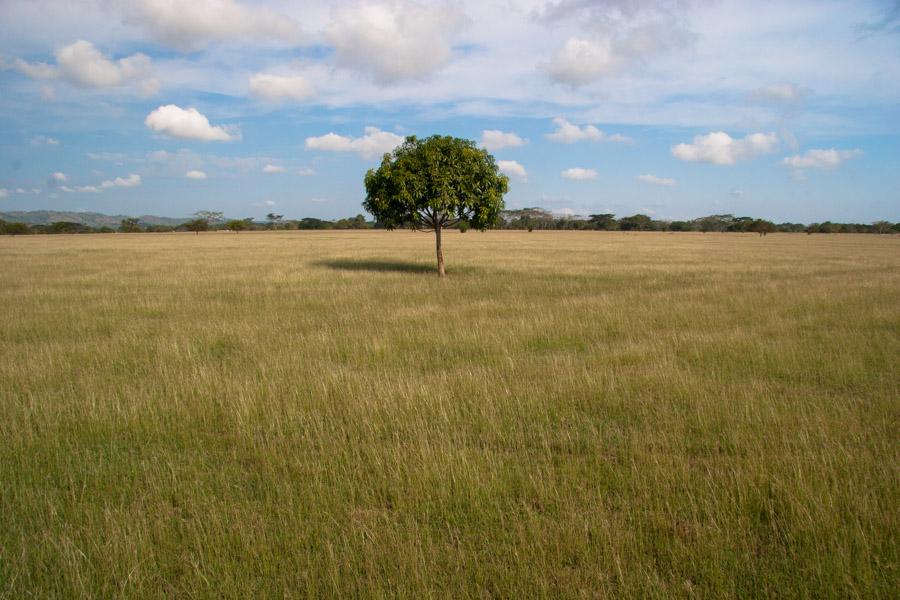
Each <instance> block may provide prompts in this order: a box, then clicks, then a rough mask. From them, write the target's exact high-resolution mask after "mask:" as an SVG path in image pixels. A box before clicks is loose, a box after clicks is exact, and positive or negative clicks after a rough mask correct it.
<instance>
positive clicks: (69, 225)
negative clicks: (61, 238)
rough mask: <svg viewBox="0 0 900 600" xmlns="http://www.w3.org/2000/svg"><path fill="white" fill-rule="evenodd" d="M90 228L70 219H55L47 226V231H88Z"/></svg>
mask: <svg viewBox="0 0 900 600" xmlns="http://www.w3.org/2000/svg"><path fill="white" fill-rule="evenodd" d="M90 232H91V228H90V227H88V226H87V225H84V224H82V223H75V222H72V221H56V222H54V223H50V225H49V226H48V227H47V233H90Z"/></svg>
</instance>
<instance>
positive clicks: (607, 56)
mask: <svg viewBox="0 0 900 600" xmlns="http://www.w3.org/2000/svg"><path fill="white" fill-rule="evenodd" d="M619 63H620V60H619V59H618V58H617V57H616V56H615V55H614V54H613V50H612V47H611V44H610V42H609V40H605V41H602V42H594V41H590V40H583V39H578V38H569V39H568V40H567V41H566V43H565V45H563V47H562V48H560V49H559V51H557V53H556V54H555V55H554V56H553V58H552V59H551V60H550V62H549V63H548V64H547V65H545V67H546V69H547V72H548V73H549V74H550V77H552V78H553V79H554V80H556V81H558V82H560V83H567V84H569V85H576V86H577V85H583V84H585V83H588V82H589V81H592V80H594V79H596V78H598V77H601V76H603V75H610V74H611V73H613V72H614V71H615V70H616V68H618V66H619Z"/></svg>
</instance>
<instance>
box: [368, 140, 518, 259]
mask: <svg viewBox="0 0 900 600" xmlns="http://www.w3.org/2000/svg"><path fill="white" fill-rule="evenodd" d="M365 185H366V200H365V202H364V203H363V207H364V208H365V209H366V210H367V211H369V212H370V213H371V214H373V215H374V216H375V218H376V219H377V220H378V222H379V223H380V224H382V225H384V226H385V227H388V228H394V227H402V226H409V227H412V228H414V229H416V230H419V231H434V233H435V244H436V248H437V261H438V274H439V275H443V274H444V258H443V254H442V251H441V230H442V229H443V228H445V227H453V226H455V225H457V224H458V223H460V222H462V221H465V222H467V223H468V224H469V225H470V226H472V227H475V228H478V229H486V228H488V227H490V226H491V225H493V224H494V223H495V222H496V221H497V218H498V216H499V214H500V211H501V210H503V195H504V194H505V193H506V191H507V189H508V187H509V179H508V178H507V177H506V176H505V175H503V174H502V173H500V170H499V168H498V167H497V164H496V162H495V161H494V157H493V156H491V155H490V154H488V153H487V151H485V150H482V149H480V148H478V147H477V146H476V145H475V142H473V141H471V140H464V139H460V138H455V137H450V136H441V135H433V136H431V137H428V138H425V139H419V138H417V137H416V136H409V137H407V138H406V141H405V142H403V144H401V145H400V146H398V147H397V148H395V149H394V151H393V152H391V153H390V154H385V155H384V158H383V160H382V161H381V166H380V167H379V168H378V169H370V170H369V172H368V173H366V178H365Z"/></svg>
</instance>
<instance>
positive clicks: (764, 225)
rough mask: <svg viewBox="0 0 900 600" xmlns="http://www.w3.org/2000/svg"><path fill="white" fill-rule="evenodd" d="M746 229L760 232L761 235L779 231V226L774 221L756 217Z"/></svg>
mask: <svg viewBox="0 0 900 600" xmlns="http://www.w3.org/2000/svg"><path fill="white" fill-rule="evenodd" d="M746 230H747V231H752V232H754V233H758V234H759V235H767V234H770V233H774V232H776V231H778V227H777V226H776V225H775V223H773V222H772V221H766V220H765V219H756V220H754V221H753V222H752V223H750V225H749V226H748V227H747V229H746Z"/></svg>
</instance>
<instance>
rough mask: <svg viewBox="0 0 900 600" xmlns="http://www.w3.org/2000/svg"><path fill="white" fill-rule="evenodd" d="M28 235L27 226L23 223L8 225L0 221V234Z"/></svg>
mask: <svg viewBox="0 0 900 600" xmlns="http://www.w3.org/2000/svg"><path fill="white" fill-rule="evenodd" d="M27 233H29V231H28V225H26V224H25V223H18V222H14V223H8V222H6V221H3V220H0V234H2V235H25V234H27Z"/></svg>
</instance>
